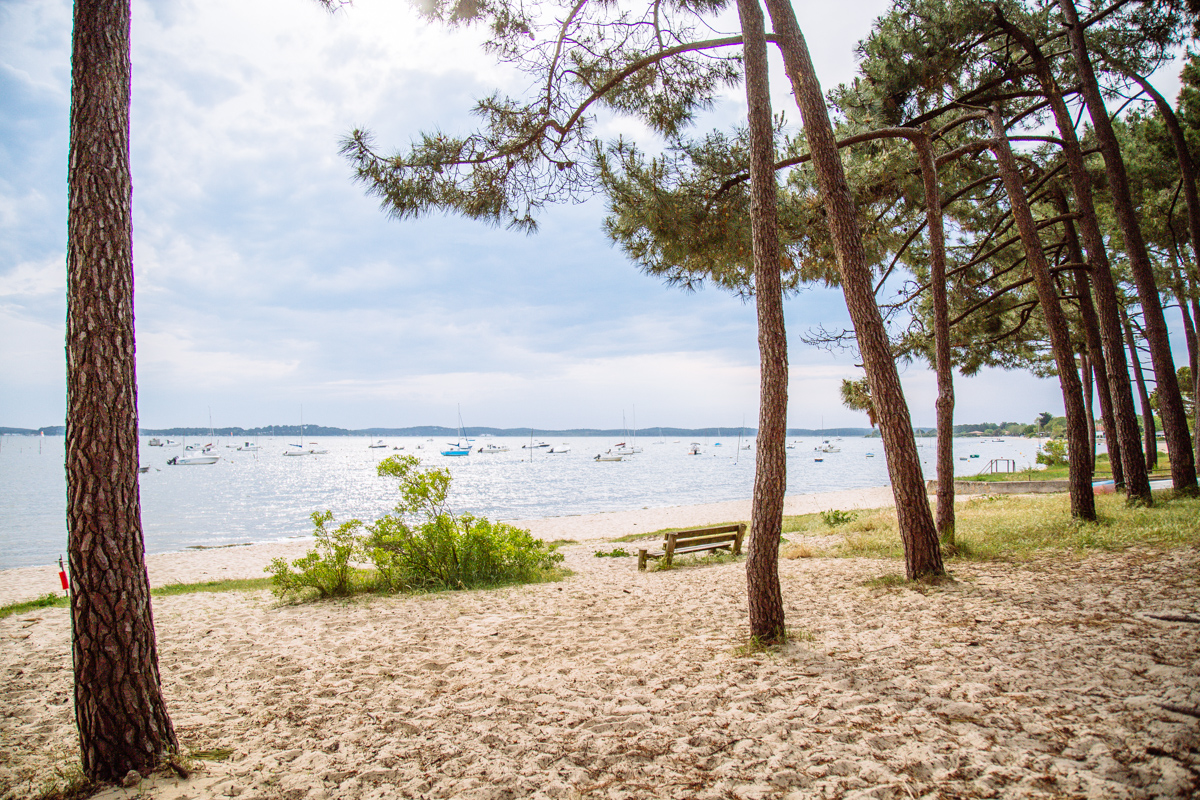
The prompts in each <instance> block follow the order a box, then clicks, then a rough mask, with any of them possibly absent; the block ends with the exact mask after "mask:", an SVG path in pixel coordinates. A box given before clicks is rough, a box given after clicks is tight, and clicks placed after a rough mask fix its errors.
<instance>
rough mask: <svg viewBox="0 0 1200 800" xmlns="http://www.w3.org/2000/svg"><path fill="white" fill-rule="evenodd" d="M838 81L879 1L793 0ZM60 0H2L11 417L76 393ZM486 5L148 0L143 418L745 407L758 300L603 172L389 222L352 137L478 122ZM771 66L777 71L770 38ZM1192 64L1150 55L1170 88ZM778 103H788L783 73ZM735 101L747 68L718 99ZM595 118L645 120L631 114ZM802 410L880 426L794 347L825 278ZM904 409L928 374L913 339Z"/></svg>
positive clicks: (65, 27) (402, 419) (829, 317)
mask: <svg viewBox="0 0 1200 800" xmlns="http://www.w3.org/2000/svg"><path fill="white" fill-rule="evenodd" d="M795 5H796V10H797V15H798V17H799V20H800V24H801V27H802V28H803V29H804V30H805V32H806V35H807V38H808V40H809V44H810V46H811V48H812V50H813V60H814V63H815V65H816V68H817V72H818V75H819V77H820V79H821V82H822V86H823V87H824V88H826V89H828V88H831V87H833V86H835V85H836V84H838V83H841V82H843V81H848V80H850V79H851V78H852V77H853V75H854V70H855V61H854V52H853V48H854V45H855V43H856V42H857V41H858V40H860V39H862V38H863V37H865V36H866V35H867V34H868V33H869V31H870V25H871V21H872V20H873V19H874V17H875V16H876V15H878V14H879V13H881V12H882V11H883V10H884V9H885V8H886V6H887V3H886V2H885V1H884V0H848V1H847V2H843V3H838V4H833V3H821V4H815V3H796V4H795ZM70 35H71V4H70V2H68V0H0V426H13V427H28V428H36V427H40V426H48V425H58V424H62V422H63V419H64V416H65V361H64V346H63V342H64V329H65V325H64V319H65V316H66V298H65V292H66V277H65V259H66V255H65V254H66V153H67V137H68V122H69V107H70ZM481 41H482V38H481V35H480V33H479V32H477V31H472V30H466V31H461V30H460V31H454V32H447V31H445V30H443V29H441V28H438V27H436V26H432V25H430V24H428V23H426V22H424V21H422V20H420V19H419V17H418V16H417V15H416V13H415V12H414V11H413V10H412V9H411V7H410V6H409V5H408V4H407V3H406V2H404V0H355V2H354V4H353V5H352V6H350V7H349V8H347V9H345V10H344V11H342V12H341V13H338V14H336V15H330V14H328V13H326V12H324V11H323V10H321V9H319V8H318V7H317V5H316V3H314V2H312V1H311V0H256V2H254V3H246V2H242V1H241V0H204V1H203V2H200V0H134V3H133V29H132V48H133V108H132V116H131V151H132V169H133V185H134V269H135V285H136V289H135V291H136V297H135V314H136V325H137V358H138V363H137V374H138V405H139V416H140V423H141V425H142V427H145V428H164V427H173V426H204V425H207V424H209V422H210V420H211V423H212V424H214V425H215V426H216V427H227V426H242V427H253V426H259V425H282V424H298V423H299V422H300V421H301V418H302V417H303V420H304V421H305V423H306V424H319V425H329V426H338V427H345V428H366V427H406V426H411V425H447V426H451V427H453V426H455V425H456V424H457V422H458V413H459V409H461V414H462V419H463V421H464V422H465V424H467V425H468V426H494V427H535V428H540V429H563V428H577V427H599V428H617V427H621V425H622V423H623V421H628V423H629V424H630V425H632V424H633V423H634V422H636V424H637V426H638V427H655V426H664V427H665V426H678V427H708V426H721V427H737V426H739V425H741V424H743V421H744V424H745V425H747V426H751V427H753V426H754V425H755V424H756V418H757V406H758V349H757V340H756V327H755V314H754V307H753V304H752V303H749V304H747V303H744V302H743V301H741V300H739V299H738V298H735V297H733V296H730V295H729V294H726V293H722V292H720V291H717V290H715V289H703V290H701V291H698V292H694V293H685V292H683V291H681V290H679V289H677V288H672V287H669V286H665V285H663V284H662V283H661V281H659V280H658V279H656V278H653V277H650V276H646V275H644V274H642V273H641V272H640V271H639V270H638V269H637V267H636V266H634V265H633V264H632V263H630V262H629V261H628V260H627V259H626V258H625V257H624V256H623V255H622V253H621V252H620V251H619V250H618V249H616V248H614V247H613V246H612V245H611V244H610V242H609V241H608V240H607V238H606V237H605V236H604V234H603V232H602V228H601V225H602V220H603V217H604V205H603V202H602V201H601V200H599V199H592V200H589V201H587V202H584V203H581V204H577V205H567V206H557V207H553V208H551V209H548V210H547V211H546V212H545V213H544V214H543V215H542V216H541V217H540V218H539V223H540V229H539V232H538V233H537V234H535V235H532V236H527V235H525V234H523V233H519V232H513V231H508V230H504V229H502V228H501V229H497V228H492V227H488V226H486V225H484V224H482V223H479V222H473V221H470V220H464V219H461V218H458V217H451V216H443V215H431V216H428V217H425V218H422V219H420V220H416V221H413V220H407V221H403V222H400V221H396V220H393V219H390V218H389V217H388V216H387V215H386V214H384V213H383V212H382V211H381V210H380V208H379V205H378V202H377V201H376V200H374V199H372V198H370V197H367V196H366V195H365V193H364V191H363V188H362V187H361V186H360V185H358V184H355V183H354V182H353V180H352V174H351V169H350V166H349V164H348V163H347V162H346V161H345V160H344V159H343V158H342V157H340V156H339V155H338V148H339V142H340V140H341V139H342V137H344V136H345V135H346V134H347V133H348V132H349V131H350V130H351V129H352V128H354V127H356V126H363V127H367V128H369V129H371V130H372V131H374V133H375V135H376V138H377V141H378V143H379V144H380V145H381V146H382V147H383V149H386V150H388V151H391V150H394V149H402V148H403V147H404V146H405V145H406V144H407V143H408V142H409V141H410V140H411V139H412V138H414V137H415V136H417V135H418V133H419V132H421V131H428V130H433V129H437V128H440V129H443V130H446V131H455V132H464V131H466V130H468V128H469V126H470V125H471V117H470V115H469V113H468V112H469V109H470V108H471V106H472V105H473V103H474V102H475V100H477V99H478V98H480V97H484V96H486V95H488V94H490V93H491V92H493V91H494V90H496V89H497V88H500V89H502V90H504V91H507V92H510V93H520V92H522V91H523V89H524V88H525V84H524V83H523V79H522V78H521V76H519V75H516V74H513V73H512V72H511V71H508V70H506V69H504V68H501V67H498V66H497V65H496V64H495V63H494V61H493V60H492V58H491V57H490V56H488V55H487V54H485V53H484V52H483V50H482V48H481V47H480V43H481ZM773 58H774V59H775V60H774V62H773V72H774V73H775V74H776V75H781V72H782V70H781V64H780V63H779V61H778V58H777V57H774V56H773ZM1177 72H1178V70H1177V69H1175V70H1169V71H1168V70H1163V71H1160V73H1159V74H1158V75H1156V76H1155V82H1156V84H1157V85H1158V86H1159V88H1160V90H1162V91H1163V92H1164V93H1165V94H1167V95H1168V96H1169V97H1174V96H1175V94H1176V93H1177V91H1178V80H1177V76H1176V74H1177ZM773 103H774V107H775V109H776V110H777V111H779V110H784V111H786V112H787V114H788V118H789V119H790V120H792V121H793V122H794V121H796V120H798V114H797V113H796V111H795V105H794V103H793V102H792V100H791V98H790V95H789V93H788V91H787V88H786V84H785V83H784V82H783V81H782V79H781V80H779V81H777V82H776V83H775V84H774V86H773ZM744 118H745V99H744V95H742V89H741V88H740V87H733V88H730V89H729V90H728V92H727V93H726V95H725V96H724V97H723V98H722V100H721V101H720V102H719V103H718V104H717V106H716V108H715V109H714V110H713V111H712V113H711V114H709V115H708V116H707V117H706V118H705V119H704V121H703V124H704V126H705V128H704V129H711V128H713V127H723V128H728V127H729V126H731V125H733V124H735V123H736V122H737V121H738V120H739V119H744ZM597 132H598V133H600V134H602V135H604V136H609V137H615V136H616V135H618V134H625V135H627V136H634V137H638V136H641V137H644V136H645V132H644V131H642V130H640V129H639V127H638V126H637V125H636V124H634V123H632V122H630V121H629V120H625V119H620V118H613V119H604V120H601V122H600V124H599V126H598V127H597ZM785 314H786V322H787V327H788V340H789V341H788V347H789V362H790V383H789V385H790V393H789V407H788V424H789V426H790V427H795V428H815V427H818V426H819V425H824V426H828V427H834V426H865V425H866V424H867V422H866V417H865V415H864V414H861V413H857V412H852V411H849V410H847V409H845V408H843V407H842V405H841V403H840V400H839V395H838V388H839V385H840V382H841V380H842V379H843V378H856V377H860V376H861V375H862V370H861V369H859V368H858V367H856V366H855V360H856V359H855V356H854V354H853V353H850V352H841V353H830V352H828V351H825V350H818V349H814V348H811V347H807V346H806V345H804V344H803V342H801V340H800V336H801V335H802V334H803V333H804V332H805V331H806V330H809V329H814V328H817V327H821V326H823V327H825V328H830V329H843V328H845V329H848V328H850V324H849V317H848V314H847V311H846V307H845V303H844V301H843V300H842V298H841V295H840V293H838V292H836V291H831V290H826V289H817V288H811V289H808V290H806V291H803V292H802V293H800V294H799V295H798V296H796V297H794V298H790V299H789V300H788V301H787V303H786V306H785ZM901 377H902V380H903V383H904V386H905V390H906V393H907V397H908V401H909V407H910V411H911V414H912V418H913V422H914V424H916V425H920V426H929V427H932V426H933V424H934V399H935V393H936V386H935V381H934V378H933V375H932V373H931V372H929V370H928V369H927V368H926V367H925V365H923V364H911V365H907V366H904V365H902V366H901ZM955 392H956V400H957V405H956V413H955V417H956V420H957V421H960V422H978V421H985V420H987V421H996V422H999V421H1001V420H1009V421H1031V420H1032V419H1033V417H1034V416H1035V415H1036V414H1037V413H1038V412H1040V411H1051V412H1052V413H1055V414H1061V409H1062V398H1061V394H1060V393H1059V389H1058V386H1057V383H1056V382H1054V381H1048V380H1041V379H1037V378H1034V377H1032V376H1030V375H1028V374H1026V373H1022V372H1003V371H997V370H991V371H986V372H984V373H981V374H980V375H978V376H976V377H973V378H959V379H958V380H957V381H956V385H955Z"/></svg>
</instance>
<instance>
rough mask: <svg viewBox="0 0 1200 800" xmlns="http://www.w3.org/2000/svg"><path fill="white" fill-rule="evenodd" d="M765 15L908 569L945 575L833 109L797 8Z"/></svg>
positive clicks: (770, 2)
mask: <svg viewBox="0 0 1200 800" xmlns="http://www.w3.org/2000/svg"><path fill="white" fill-rule="evenodd" d="M767 9H768V10H769V11H770V13H771V22H772V25H773V27H774V29H775V37H776V41H777V42H778V44H779V48H780V50H781V51H782V53H783V63H784V66H785V68H786V71H787V73H788V78H789V79H790V80H791V83H792V92H793V93H794V94H795V96H796V103H797V104H798V105H799V107H800V114H801V116H802V117H803V119H804V133H805V136H806V137H807V139H808V145H809V148H810V150H811V152H812V161H813V167H814V169H815V171H816V175H817V185H818V186H819V187H820V191H821V195H822V199H823V201H824V205H825V212H826V214H827V215H828V220H829V233H830V238H831V239H832V240H833V247H834V251H835V253H836V255H837V260H838V268H839V271H840V272H841V278H842V292H843V295H844V296H845V298H846V307H847V309H848V310H849V311H850V319H851V321H852V322H853V324H854V332H855V334H856V336H857V337H858V348H859V351H860V352H861V354H862V358H863V366H864V367H865V368H866V371H867V380H868V381H869V382H870V384H871V393H872V396H873V398H874V400H875V410H876V413H877V414H878V416H879V432H880V434H881V435H882V437H883V446H884V455H885V456H886V457H887V462H888V474H889V476H890V477H891V480H892V494H893V496H894V497H895V502H896V517H897V522H898V524H899V527H900V538H901V540H902V541H903V543H904V564H905V571H906V573H907V575H908V577H909V579H916V578H921V577H924V576H936V575H944V574H945V572H946V569H945V566H944V565H943V564H942V552H941V548H940V547H939V545H938V537H937V528H936V527H935V525H934V521H933V514H931V513H930V510H929V499H928V497H927V496H926V493H925V481H924V477H923V476H922V474H921V460H920V457H919V456H918V454H917V443H916V440H915V439H914V438H913V431H912V421H911V419H910V417H909V414H908V404H907V403H906V402H905V400H904V389H903V387H902V386H901V385H900V375H899V373H898V372H897V370H896V362H895V359H894V358H893V357H892V351H891V345H890V343H889V342H888V336H887V329H886V328H885V327H884V324H883V317H882V316H881V315H880V313H879V306H878V305H876V303H875V294H874V291H873V289H872V280H871V269H870V266H869V264H868V261H867V255H866V251H865V250H864V248H863V244H862V233H861V231H860V230H859V226H858V210H857V208H856V207H855V203H854V197H853V195H852V194H851V192H850V186H849V184H848V183H847V182H846V175H845V172H844V170H843V168H842V161H841V158H840V156H839V155H838V151H837V141H836V140H835V139H834V136H833V126H832V125H831V124H830V122H829V109H828V108H827V107H826V105H825V98H824V96H823V95H822V94H821V86H820V83H819V82H818V80H817V75H816V72H815V70H814V69H813V66H812V59H811V57H810V56H809V52H808V45H807V44H806V43H805V41H804V35H803V34H802V33H801V32H800V26H799V25H798V24H797V23H796V15H795V12H794V11H793V10H792V6H791V4H790V3H789V2H788V0H767Z"/></svg>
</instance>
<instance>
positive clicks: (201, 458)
mask: <svg viewBox="0 0 1200 800" xmlns="http://www.w3.org/2000/svg"><path fill="white" fill-rule="evenodd" d="M220 460H221V457H220V456H214V455H210V454H209V453H208V452H204V453H201V454H200V455H197V456H190V455H186V454H185V455H182V456H175V457H174V458H172V459H170V460H169V461H167V463H168V464H170V465H171V466H173V467H199V466H204V465H207V464H215V463H217V462H218V461H220Z"/></svg>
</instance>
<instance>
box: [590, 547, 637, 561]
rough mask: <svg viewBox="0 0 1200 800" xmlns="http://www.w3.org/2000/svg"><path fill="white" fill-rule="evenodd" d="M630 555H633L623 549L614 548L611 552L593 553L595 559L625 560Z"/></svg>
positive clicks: (599, 551)
mask: <svg viewBox="0 0 1200 800" xmlns="http://www.w3.org/2000/svg"><path fill="white" fill-rule="evenodd" d="M631 555H633V554H632V553H630V552H629V551H627V550H626V549H625V548H624V547H614V548H613V549H612V550H608V551H605V550H597V551H596V552H595V556H596V558H627V557H629V556H631Z"/></svg>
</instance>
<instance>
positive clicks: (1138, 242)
mask: <svg viewBox="0 0 1200 800" xmlns="http://www.w3.org/2000/svg"><path fill="white" fill-rule="evenodd" d="M1058 5H1059V8H1061V9H1062V12H1063V17H1064V20H1065V22H1066V27H1067V35H1068V38H1069V39H1070V42H1071V52H1072V54H1073V55H1074V58H1075V66H1076V70H1077V73H1078V75H1079V81H1080V88H1081V91H1082V94H1083V99H1084V102H1085V103H1086V105H1087V109H1088V116H1089V117H1090V118H1091V120H1092V127H1093V130H1094V131H1095V133H1096V140H1097V142H1099V144H1100V150H1101V152H1102V154H1103V155H1104V169H1105V174H1106V175H1107V176H1108V184H1109V192H1110V194H1111V196H1112V202H1113V210H1114V211H1115V212H1116V216H1117V222H1118V224H1119V225H1120V227H1121V233H1122V234H1123V235H1124V237H1125V249H1126V252H1127V253H1128V254H1129V268H1130V271H1131V272H1132V273H1133V281H1134V284H1135V285H1136V286H1137V292H1138V301H1139V303H1140V304H1141V306H1142V315H1143V318H1144V323H1143V327H1144V328H1145V332H1146V344H1147V345H1148V346H1149V348H1150V359H1151V363H1152V365H1153V367H1154V375H1155V378H1156V380H1157V384H1158V408H1159V412H1160V413H1161V414H1162V419H1163V431H1164V432H1165V433H1166V438H1167V450H1168V452H1169V453H1170V457H1171V482H1172V484H1173V485H1174V487H1175V490H1176V491H1180V492H1187V493H1189V494H1194V493H1196V492H1197V485H1196V462H1195V459H1194V458H1193V454H1192V439H1191V435H1190V434H1189V432H1188V422H1187V415H1186V413H1185V412H1184V409H1183V397H1182V396H1181V394H1180V392H1179V380H1178V379H1177V378H1176V376H1175V360H1174V358H1173V357H1172V355H1171V342H1170V339H1169V337H1168V334H1167V323H1166V319H1165V318H1164V317H1163V310H1162V303H1161V301H1160V300H1159V296H1158V284H1157V282H1156V281H1155V279H1154V271H1153V269H1152V268H1151V265H1150V258H1149V256H1148V254H1147V252H1146V243H1145V240H1144V239H1143V238H1142V231H1141V228H1140V227H1139V226H1138V220H1137V213H1136V211H1135V210H1134V207H1133V199H1132V197H1131V195H1130V192H1129V179H1128V176H1127V175H1126V173H1125V163H1124V161H1123V160H1122V159H1121V149H1120V145H1119V144H1118V143H1117V137H1116V134H1115V133H1114V132H1113V128H1112V123H1111V122H1110V120H1109V118H1108V109H1107V108H1106V107H1105V105H1104V98H1103V97H1101V95H1100V86H1099V84H1098V83H1097V81H1096V74H1095V71H1094V70H1093V69H1092V62H1091V57H1090V56H1089V55H1088V49H1087V39H1086V36H1085V33H1084V30H1083V26H1082V25H1081V24H1080V22H1079V15H1078V13H1077V12H1076V10H1075V3H1074V0H1058Z"/></svg>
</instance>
